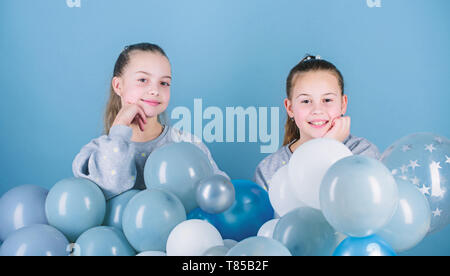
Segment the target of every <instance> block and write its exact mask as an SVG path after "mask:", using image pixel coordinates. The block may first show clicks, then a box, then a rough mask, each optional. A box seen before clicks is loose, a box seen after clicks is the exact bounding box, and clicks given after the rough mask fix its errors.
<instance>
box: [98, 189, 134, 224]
mask: <svg viewBox="0 0 450 276" xmlns="http://www.w3.org/2000/svg"><path fill="white" fill-rule="evenodd" d="M137 193H139V190H129V191H126V192H125V193H122V194H120V195H118V196H115V197H113V198H111V199H109V200H108V201H106V214H105V220H104V221H103V225H105V226H113V227H116V228H117V229H119V230H122V215H123V211H124V210H125V207H126V206H127V204H128V201H130V199H131V198H132V197H133V196H135V195H136V194H137Z"/></svg>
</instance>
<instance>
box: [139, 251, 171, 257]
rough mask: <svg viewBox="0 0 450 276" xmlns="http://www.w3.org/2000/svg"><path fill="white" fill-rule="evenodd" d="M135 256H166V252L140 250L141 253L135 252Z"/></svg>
mask: <svg viewBox="0 0 450 276" xmlns="http://www.w3.org/2000/svg"><path fill="white" fill-rule="evenodd" d="M136 256H144V257H149V256H159V257H163V256H167V254H166V252H163V251H144V252H141V253H139V254H137V255H136Z"/></svg>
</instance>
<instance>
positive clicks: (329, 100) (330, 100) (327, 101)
mask: <svg viewBox="0 0 450 276" xmlns="http://www.w3.org/2000/svg"><path fill="white" fill-rule="evenodd" d="M332 101H333V99H324V102H326V103H331V102H332Z"/></svg>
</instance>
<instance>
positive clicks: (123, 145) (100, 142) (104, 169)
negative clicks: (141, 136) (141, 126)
mask: <svg viewBox="0 0 450 276" xmlns="http://www.w3.org/2000/svg"><path fill="white" fill-rule="evenodd" d="M131 136H132V129H131V128H130V127H127V126H122V125H117V126H113V127H112V128H111V130H110V133H109V135H103V136H101V137H99V138H97V139H94V140H92V141H91V142H90V143H89V144H87V145H85V146H84V147H83V148H82V149H81V151H80V152H79V153H78V154H77V156H76V157H75V159H74V161H73V163H72V171H73V174H74V176H75V177H83V178H87V179H89V180H91V181H93V182H95V183H97V185H98V186H99V187H100V188H101V189H102V191H103V193H104V195H105V197H106V199H107V200H108V199H110V198H112V197H114V196H116V195H118V194H121V193H123V192H125V191H127V190H129V189H131V188H133V186H134V184H135V181H136V164H135V152H134V147H133V146H132V144H131V143H130V140H131Z"/></svg>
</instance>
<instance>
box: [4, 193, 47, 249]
mask: <svg viewBox="0 0 450 276" xmlns="http://www.w3.org/2000/svg"><path fill="white" fill-rule="evenodd" d="M47 194H48V190H47V189H44V188H42V187H39V186H35V185H23V186H18V187H15V188H13V189H11V190H9V191H8V192H6V193H5V194H4V195H3V196H2V197H1V198H0V240H1V241H3V240H5V239H6V238H7V236H8V235H9V234H10V233H12V232H14V231H15V230H17V229H20V228H22V227H25V226H31V225H33V224H47V223H48V222H47V217H46V216H45V199H46V198H47Z"/></svg>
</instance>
